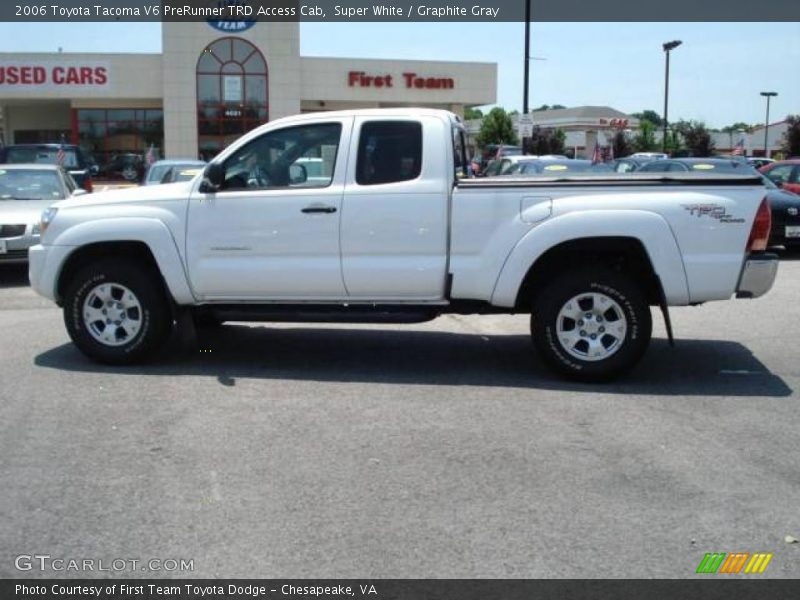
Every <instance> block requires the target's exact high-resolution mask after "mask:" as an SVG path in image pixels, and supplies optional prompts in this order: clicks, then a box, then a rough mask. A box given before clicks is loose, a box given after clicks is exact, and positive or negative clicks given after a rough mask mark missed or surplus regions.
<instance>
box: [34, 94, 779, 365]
mask: <svg viewBox="0 0 800 600" xmlns="http://www.w3.org/2000/svg"><path fill="white" fill-rule="evenodd" d="M464 135H465V134H464V129H463V127H462V124H461V123H460V121H459V120H458V118H457V117H456V116H454V115H452V114H451V113H449V112H445V111H439V110H427V109H380V110H362V111H347V112H329V113H317V114H306V115H299V116H294V117H289V118H285V119H279V120H276V121H273V122H271V123H269V124H266V125H263V126H261V127H259V128H258V129H255V130H254V131H251V132H250V133H248V134H246V135H245V136H244V137H242V138H241V139H240V140H238V141H237V142H236V143H234V144H232V145H231V146H230V147H228V148H227V149H225V150H224V151H223V152H221V153H220V154H219V156H218V157H217V158H215V159H214V160H213V161H212V162H211V163H210V164H209V165H208V166H207V167H206V169H205V171H204V172H203V173H202V174H201V175H198V176H197V177H196V178H195V179H194V180H193V181H190V182H185V183H176V184H168V185H162V186H152V187H139V188H133V189H127V190H119V191H111V192H105V193H100V194H94V195H92V196H83V197H81V198H79V199H74V200H65V201H62V202H58V203H56V204H54V205H53V206H52V207H51V208H49V209H48V210H47V211H45V213H44V214H43V215H42V222H41V232H42V237H41V244H40V245H37V246H35V247H33V248H32V249H31V251H30V279H31V284H32V285H33V287H34V289H36V291H38V292H39V293H40V294H42V295H44V296H46V297H47V298H50V299H52V300H54V301H55V302H57V303H58V304H59V305H60V306H62V307H63V310H64V320H65V322H66V327H67V330H68V331H69V335H70V337H71V338H72V340H73V341H74V343H75V344H76V345H77V346H78V348H80V350H82V351H83V352H84V353H85V354H87V355H88V356H90V357H92V358H93V359H96V360H98V361H102V362H106V363H116V364H121V363H135V362H139V361H142V360H144V359H147V358H150V357H151V356H152V355H153V354H154V353H156V351H158V350H159V349H160V348H161V347H162V345H163V343H164V341H165V340H166V339H167V337H168V336H169V335H170V332H171V331H172V330H173V329H175V328H179V327H191V326H192V321H193V319H192V318H190V317H193V318H194V320H205V321H216V322H222V321H233V320H240V321H337V322H393V323H398V322H407V323H412V322H421V321H425V320H429V319H433V318H435V317H436V316H438V315H441V314H444V313H462V314H479V313H530V314H531V334H532V336H533V342H534V344H535V346H536V348H537V350H538V352H539V354H540V355H541V357H542V359H543V360H544V361H545V362H546V363H547V364H548V365H549V366H550V367H552V368H553V369H555V370H556V371H558V372H560V373H561V374H564V375H566V376H568V377H572V378H576V379H583V380H601V379H608V378H610V377H613V376H615V375H619V374H620V373H622V372H624V371H626V370H627V369H629V368H631V367H632V366H633V365H635V364H636V362H637V361H638V360H639V359H640V358H641V356H642V354H643V353H644V351H645V349H646V347H647V345H648V343H649V341H650V335H651V325H652V322H651V309H650V307H651V306H655V307H660V309H661V311H662V312H663V314H664V317H665V318H666V319H667V329H668V331H670V327H669V314H668V312H667V307H668V306H670V305H672V306H681V305H689V304H697V303H701V302H706V301H710V300H725V299H728V298H730V297H731V296H732V295H734V294H735V295H736V296H738V297H756V296H760V295H761V294H764V293H765V292H767V291H768V290H769V288H770V287H771V286H772V283H773V281H774V279H775V276H776V272H777V257H776V256H774V255H771V254H766V253H765V252H764V250H765V248H766V244H767V238H768V235H769V230H770V209H769V205H768V203H767V202H766V201H765V200H764V195H765V189H764V186H763V183H762V181H761V180H760V179H759V177H758V176H757V175H756V174H755V173H754V174H753V175H752V176H751V175H744V176H725V177H721V176H708V175H703V174H678V173H676V174H673V173H658V174H642V175H637V174H635V173H634V174H630V175H623V176H617V175H612V174H609V175H605V174H602V173H596V174H588V175H578V176H569V177H559V176H558V172H557V171H556V172H554V174H555V176H554V177H535V178H516V177H504V178H495V179H491V178H487V179H470V178H467V177H463V175H465V173H460V172H459V171H461V170H464V169H465V168H466V164H467V160H466V156H465V137H464ZM670 336H671V331H670Z"/></svg>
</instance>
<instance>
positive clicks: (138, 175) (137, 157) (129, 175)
mask: <svg viewBox="0 0 800 600" xmlns="http://www.w3.org/2000/svg"><path fill="white" fill-rule="evenodd" d="M145 169H146V164H145V160H144V157H143V156H142V155H141V154H133V153H130V152H126V153H124V154H116V155H114V156H112V157H111V160H110V161H109V162H108V163H107V164H106V165H105V167H104V168H103V172H104V174H105V176H106V177H108V178H110V179H119V178H122V179H124V180H125V181H141V180H142V178H143V177H144V172H145Z"/></svg>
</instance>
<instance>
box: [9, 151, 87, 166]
mask: <svg viewBox="0 0 800 600" xmlns="http://www.w3.org/2000/svg"><path fill="white" fill-rule="evenodd" d="M6 162H9V163H16V164H20V163H35V164H40V165H57V164H59V162H58V148H9V149H8V150H7V152H6ZM61 165H62V166H63V167H66V168H67V169H73V168H79V165H78V154H77V152H75V149H74V148H65V149H64V160H63V161H62V162H61Z"/></svg>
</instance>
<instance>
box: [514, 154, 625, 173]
mask: <svg viewBox="0 0 800 600" xmlns="http://www.w3.org/2000/svg"><path fill="white" fill-rule="evenodd" d="M573 173H613V170H612V169H611V167H610V166H608V165H607V164H604V163H593V162H592V161H590V160H582V159H569V158H566V159H563V160H557V159H556V160H554V159H544V158H532V159H530V160H521V161H519V162H517V163H516V164H515V165H514V166H513V167H511V168H510V169H509V170H508V172H507V173H506V175H541V176H544V177H560V176H562V175H572V174H573Z"/></svg>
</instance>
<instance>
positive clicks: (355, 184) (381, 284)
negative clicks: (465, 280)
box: [341, 116, 452, 301]
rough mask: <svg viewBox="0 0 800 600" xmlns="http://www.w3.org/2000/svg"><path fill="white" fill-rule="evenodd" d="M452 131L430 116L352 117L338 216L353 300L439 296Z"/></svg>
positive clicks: (443, 268)
mask: <svg viewBox="0 0 800 600" xmlns="http://www.w3.org/2000/svg"><path fill="white" fill-rule="evenodd" d="M450 136H451V133H450V124H449V123H447V124H446V123H445V122H443V121H442V120H440V119H437V118H435V117H421V118H418V119H410V118H408V117H397V118H392V117H383V116H381V117H357V118H356V119H355V122H354V125H353V135H352V137H351V141H350V157H351V158H350V161H349V163H348V173H347V183H346V186H345V195H344V208H343V212H342V221H341V232H342V234H341V239H342V272H343V276H344V283H345V287H346V289H347V294H348V296H350V297H351V298H365V299H366V298H368V299H375V300H397V301H411V300H416V301H435V300H440V299H442V298H443V297H444V295H445V282H446V274H447V272H446V271H447V241H448V224H449V197H450V190H449V189H448V188H449V186H450V185H451V182H452V167H451V166H449V165H450V163H449V162H448V154H447V153H448V149H447V146H446V145H445V144H444V143H443V140H446V141H447V142H448V143H449V140H450ZM449 160H452V159H449Z"/></svg>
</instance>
